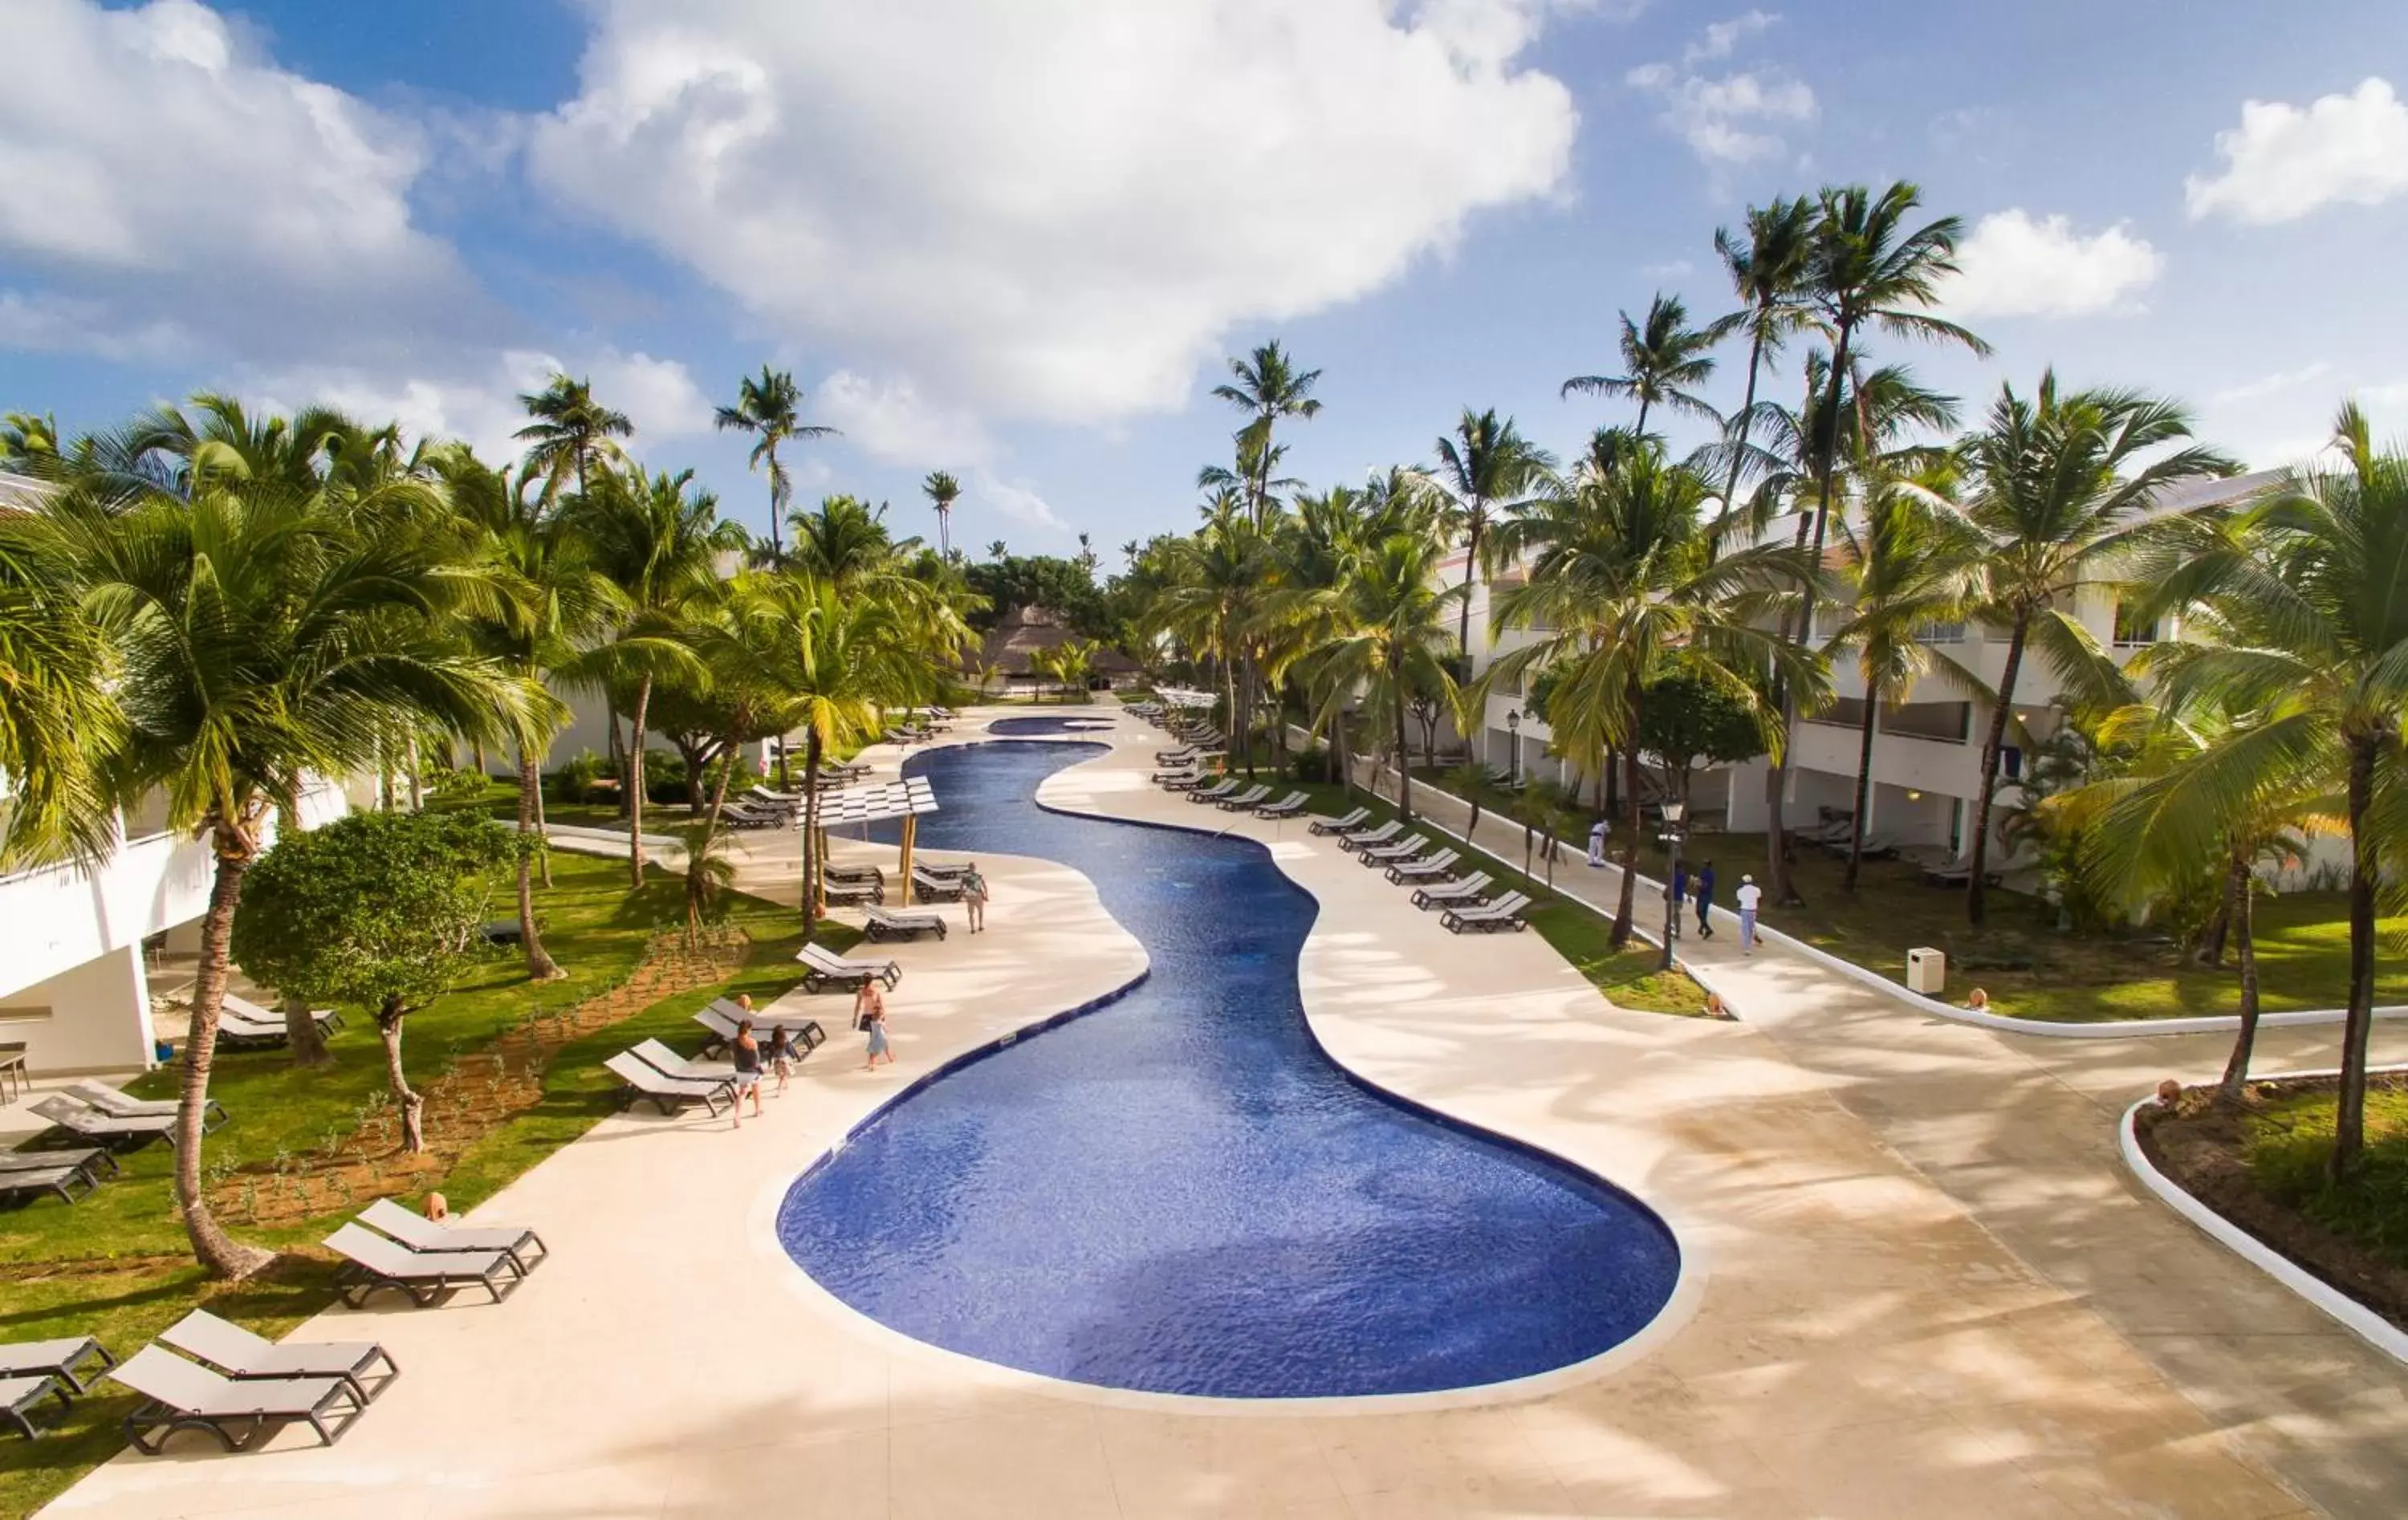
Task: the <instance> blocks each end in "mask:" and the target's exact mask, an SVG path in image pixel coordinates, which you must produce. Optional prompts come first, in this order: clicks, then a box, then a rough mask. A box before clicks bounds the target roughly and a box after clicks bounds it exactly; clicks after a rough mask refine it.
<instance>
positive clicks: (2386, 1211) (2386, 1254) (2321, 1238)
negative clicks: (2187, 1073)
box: [2133, 1072, 2408, 1330]
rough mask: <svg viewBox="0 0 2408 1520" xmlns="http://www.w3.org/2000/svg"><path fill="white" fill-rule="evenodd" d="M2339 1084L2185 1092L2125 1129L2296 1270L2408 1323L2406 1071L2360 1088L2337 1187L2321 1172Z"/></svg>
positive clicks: (2304, 1080)
mask: <svg viewBox="0 0 2408 1520" xmlns="http://www.w3.org/2000/svg"><path fill="white" fill-rule="evenodd" d="M2336 1085H2337V1084H2336V1083H2335V1081H2334V1079H2332V1078H2330V1077H2301V1078H2292V1079H2285V1080H2279V1081H2272V1082H2255V1083H2250V1084H2249V1087H2248V1095H2247V1097H2246V1099H2245V1100H2244V1101H2243V1104H2241V1105H2240V1106H2239V1107H2237V1108H2218V1107H2217V1106H2216V1105H2215V1104H2214V1101H2213V1098H2214V1091H2213V1089H2208V1088H2200V1089H2193V1090H2191V1091H2188V1092H2186V1093H2185V1094H2184V1095H2183V1097H2182V1100H2181V1101H2180V1102H2179V1103H2178V1104H2177V1105H2176V1106H2175V1107H2174V1108H2173V1109H2171V1110H2166V1109H2160V1108H2157V1107H2156V1106H2155V1105H2150V1106H2147V1107H2144V1108H2143V1109H2142V1110H2141V1111H2140V1113H2139V1114H2138V1115H2137V1116H2136V1118H2135V1122H2134V1126H2133V1127H2134V1130H2135V1132H2136V1133H2137V1134H2138V1135H2139V1137H2140V1141H2141V1146H2142V1149H2143V1152H2144V1153H2145V1154H2147V1156H2148V1158H2149V1160H2150V1162H2151V1163H2152V1164H2153V1165H2155V1166H2156V1167H2157V1169H2158V1170H2159V1171H2162V1172H2164V1173H2165V1174H2166V1175H2167V1176H2168V1177H2170V1178H2171V1179H2172V1180H2173V1181H2174V1182H2175V1183H2177V1184H2178V1185H2180V1186H2181V1187H2182V1188H2183V1190H2184V1191H2185V1192H2187V1193H2188V1194H2190V1196H2191V1197H2195V1198H2197V1199H2198V1200H2199V1201H2200V1202H2201V1203H2203V1204H2205V1205H2207V1207H2209V1208H2210V1209H2213V1210H2214V1211H2215V1212H2217V1213H2218V1214H2221V1215H2222V1216H2223V1217H2224V1218H2225V1219H2227V1220H2229V1221H2230V1222H2231V1223H2232V1224H2234V1225H2237V1226H2240V1227H2241V1228H2243V1229H2244V1230H2246V1231H2248V1232H2249V1234H2251V1235H2253V1236H2255V1237H2256V1238H2257V1240H2259V1241H2260V1242H2262V1243H2263V1244H2265V1245H2266V1246H2267V1247H2269V1248H2270V1249H2272V1250H2273V1251H2276V1252H2279V1253H2281V1255H2284V1256H2285V1257H2286V1258H2287V1259H2288V1260H2290V1261H2291V1262H2292V1263H2294V1264H2295V1265H2297V1266H2298V1267H2299V1268H2300V1269H2302V1270H2304V1271H2306V1272H2308V1273H2310V1274H2311V1275H2313V1276H2314V1277H2315V1278H2316V1279H2318V1280H2319V1281H2321V1282H2323V1283H2328V1284H2329V1285H2330V1286H2332V1287H2334V1288H2336V1289H2338V1290H2340V1291H2341V1292H2343V1293H2344V1294H2346V1295H2348V1296H2349V1297H2350V1298H2354V1299H2356V1300H2358V1302H2359V1303H2361V1304H2364V1305H2365V1306H2366V1307H2367V1308H2369V1309H2371V1310H2372V1311H2374V1312H2376V1313H2378V1314H2380V1315H2382V1316H2383V1317H2384V1318H2385V1319H2386V1320H2388V1321H2390V1322H2391V1323H2392V1324H2393V1325H2395V1326H2399V1327H2400V1328H2401V1329H2403V1330H2408V1073H2401V1072H2378V1073H2376V1074H2375V1075H2374V1076H2373V1078H2372V1080H2371V1081H2370V1082H2369V1083H2368V1086H2367V1097H2366V1103H2367V1123H2366V1131H2367V1133H2366V1141H2367V1153H2366V1161H2365V1165H2364V1166H2363V1167H2362V1168H2361V1169H2360V1170H2359V1172H2358V1176H2357V1177H2356V1178H2354V1179H2353V1180H2352V1181H2351V1182H2350V1183H2347V1184H2345V1185H2343V1186H2342V1187H2338V1188H2336V1187H2333V1186H2332V1185H2331V1184H2329V1183H2327V1182H2326V1181H2325V1177H2324V1158H2325V1156H2326V1154H2327V1153H2328V1152H2329V1148H2330V1145H2331V1140H2332V1128H2333V1111H2334V1106H2335V1088H2336Z"/></svg>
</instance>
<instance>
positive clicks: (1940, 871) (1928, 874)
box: [1923, 855, 2007, 887]
mask: <svg viewBox="0 0 2408 1520" xmlns="http://www.w3.org/2000/svg"><path fill="white" fill-rule="evenodd" d="M2006 879H2007V878H2006V873H2005V872H2004V871H1988V870H1985V871H1984V872H1983V873H1982V882H1983V884H1984V885H1985V886H1997V885H1999V884H2000V883H2001V882H2004V881H2005V880H2006ZM1972 880H1973V863H1972V860H1971V857H1970V856H1966V855H1958V856H1957V858H1956V859H1954V860H1948V861H1942V862H1941V863H1940V864H1939V865H1936V866H1926V867H1924V868H1923V884H1924V885H1926V886H1936V887H1961V886H1966V885H1969V884H1971V882H1972Z"/></svg>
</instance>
